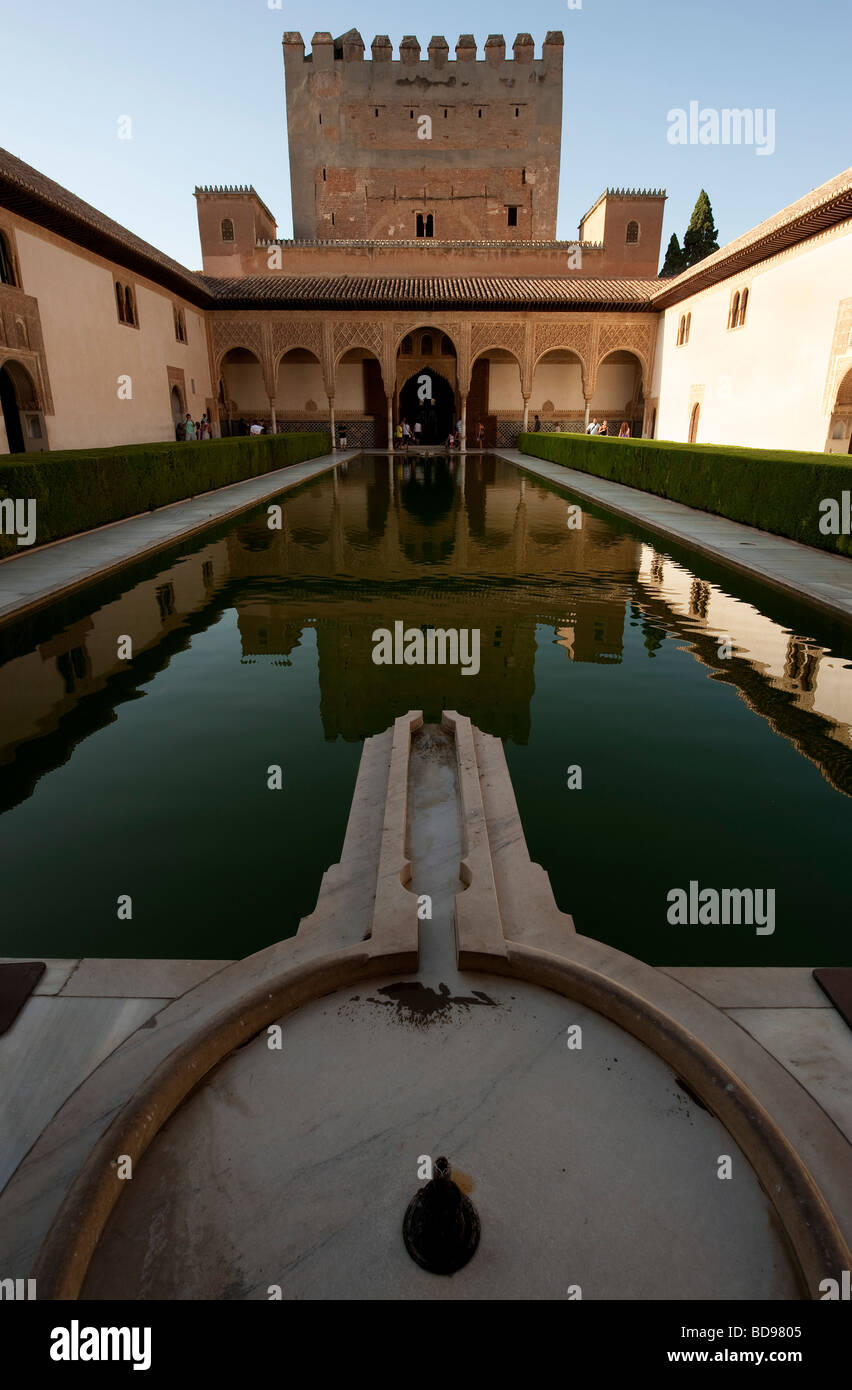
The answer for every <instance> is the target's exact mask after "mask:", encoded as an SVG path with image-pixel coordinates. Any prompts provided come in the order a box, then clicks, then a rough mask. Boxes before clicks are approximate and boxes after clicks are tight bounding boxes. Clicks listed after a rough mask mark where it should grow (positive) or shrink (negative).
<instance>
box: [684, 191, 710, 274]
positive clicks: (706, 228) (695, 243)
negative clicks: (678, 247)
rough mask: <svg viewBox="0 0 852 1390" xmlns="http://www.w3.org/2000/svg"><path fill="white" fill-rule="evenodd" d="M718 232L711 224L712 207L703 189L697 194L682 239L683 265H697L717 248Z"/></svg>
mask: <svg viewBox="0 0 852 1390" xmlns="http://www.w3.org/2000/svg"><path fill="white" fill-rule="evenodd" d="M717 235H718V233H717V229H716V227H715V226H714V225H713V209H712V207H711V206H710V199H709V198H708V197H707V194H706V193H705V191H704V189H703V188H702V190H701V192H700V193H699V195H698V198H697V199H696V202H695V207H694V209H693V212H692V217H691V219H690V223H689V226H688V227H687V229H686V236H685V237H684V239H683V259H684V266H690V265H697V264H698V262H699V261H703V260H704V257H705V256H710V255H712V253H713V252H714V251H718V250H719V243H718V241H717V240H716V237H717Z"/></svg>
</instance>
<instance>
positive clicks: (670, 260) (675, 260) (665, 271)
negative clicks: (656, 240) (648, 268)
mask: <svg viewBox="0 0 852 1390" xmlns="http://www.w3.org/2000/svg"><path fill="white" fill-rule="evenodd" d="M685 268H686V262H685V260H684V257H683V251H682V249H681V244H680V242H679V241H678V239H677V235H676V233H675V232H672V234H671V239H670V240H669V244H668V249H667V250H666V259H665V260H664V261H663V268H662V270H661V271H660V275H661V276H662V275H665V276H671V275H680V272H681V271H682V270H684V269H685Z"/></svg>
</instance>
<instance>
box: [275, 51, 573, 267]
mask: <svg viewBox="0 0 852 1390" xmlns="http://www.w3.org/2000/svg"><path fill="white" fill-rule="evenodd" d="M283 43H284V71H285V79H286V87H287V126H288V133H289V143H290V181H291V190H292V202H293V235H294V236H295V237H296V238H305V239H309V240H315V239H319V240H359V239H368V240H379V241H381V240H386V239H390V240H394V241H402V240H409V239H411V240H414V239H417V238H419V237H423V238H428V237H433V238H435V239H437V240H440V241H478V242H481V241H517V240H526V239H535V240H544V241H547V240H552V239H553V238H554V237H555V235H556V199H557V190H558V185H559V152H560V139H561V130H562V48H563V38H562V34H561V33H549V34H548V35H547V37H546V39H545V41H544V45H543V49H542V56H541V58H540V59H536V57H535V48H534V44H533V40H532V38H531V37H530V35H529V34H518V36H517V38H516V39H515V42H514V44H513V46H512V53H513V56H512V57H511V58H507V57H506V44H505V40H504V39H503V36H502V35H501V34H492V35H491V37H490V38H489V39H488V42H487V43H486V45H485V56H484V59H482V60H480V61H477V56H476V42H475V40H474V38H473V36H472V35H471V34H462V36H461V37H460V39H459V41H458V43H457V44H456V54H455V58H454V59H451V58H450V55H449V46H448V44H447V41H446V39H445V38H444V37H443V36H442V35H436V36H435V37H433V38H432V39H431V40H430V42H429V48H428V56H427V57H426V58H425V59H423V58H421V50H420V44H419V43H418V41H417V39H416V38H413V37H408V38H404V39H403V41H402V43H401V44H400V48H399V56H398V58H394V56H393V49H392V47H391V42H390V39H389V38H387V36H386V35H379V36H378V37H377V38H375V39H374V40H373V43H372V46H371V51H372V58H371V59H367V60H365V58H364V41H363V39H362V38H361V35H360V34H359V33H358V31H357V29H350V30H349V32H348V33H347V34H344V35H343V36H342V38H339V39H333V38H332V36H331V34H328V33H317V34H314V37H313V40H312V44H311V52H310V53H308V54H306V53H305V45H304V43H303V41H302V36H301V34H296V33H287V34H285V35H284V40H283Z"/></svg>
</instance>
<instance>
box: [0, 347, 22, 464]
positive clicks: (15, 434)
mask: <svg viewBox="0 0 852 1390" xmlns="http://www.w3.org/2000/svg"><path fill="white" fill-rule="evenodd" d="M0 407H2V410H3V420H4V422H5V425H6V438H7V439H8V441H9V453H10V454H22V453H23V452H24V430H23V426H22V424H21V412H20V410H19V409H18V398H17V396H16V394H15V387H14V383H13V381H12V378H11V377H10V375H9V373H8V372H7V371H6V368H5V367H0Z"/></svg>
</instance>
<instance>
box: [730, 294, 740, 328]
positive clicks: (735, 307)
mask: <svg viewBox="0 0 852 1390" xmlns="http://www.w3.org/2000/svg"><path fill="white" fill-rule="evenodd" d="M739 317H740V292H739V290H737V291H736V293H735V294H734V295H733V297H732V299H731V308H730V312H729V314H728V327H729V328H736V326H737V324H738V322H739Z"/></svg>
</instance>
